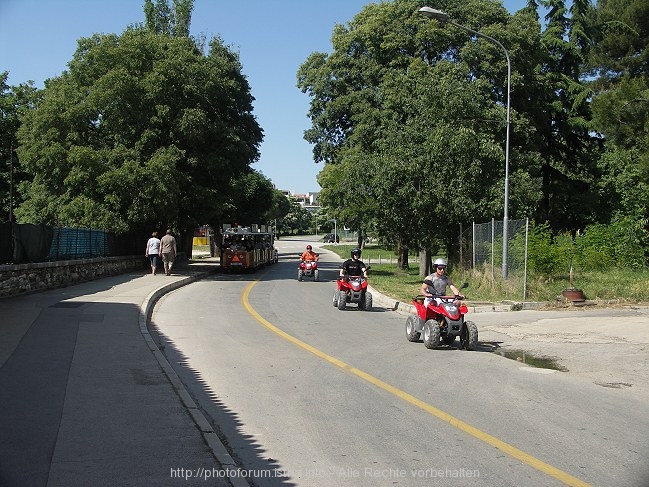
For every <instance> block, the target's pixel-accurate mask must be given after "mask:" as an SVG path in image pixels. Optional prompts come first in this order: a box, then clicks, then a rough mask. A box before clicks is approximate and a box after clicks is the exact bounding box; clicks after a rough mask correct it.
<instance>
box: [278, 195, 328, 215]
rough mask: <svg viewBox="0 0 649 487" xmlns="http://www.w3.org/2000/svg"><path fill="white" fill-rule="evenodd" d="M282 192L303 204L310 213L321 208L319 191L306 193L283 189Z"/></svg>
mask: <svg viewBox="0 0 649 487" xmlns="http://www.w3.org/2000/svg"><path fill="white" fill-rule="evenodd" d="M281 192H282V193H283V194H284V195H285V196H286V197H287V198H290V199H292V200H294V201H297V203H298V204H299V205H300V206H302V207H303V208H304V209H305V210H307V211H309V212H310V213H315V212H316V211H318V210H319V209H320V205H319V204H318V194H319V193H317V192H314V193H305V194H300V193H294V192H293V191H287V190H281Z"/></svg>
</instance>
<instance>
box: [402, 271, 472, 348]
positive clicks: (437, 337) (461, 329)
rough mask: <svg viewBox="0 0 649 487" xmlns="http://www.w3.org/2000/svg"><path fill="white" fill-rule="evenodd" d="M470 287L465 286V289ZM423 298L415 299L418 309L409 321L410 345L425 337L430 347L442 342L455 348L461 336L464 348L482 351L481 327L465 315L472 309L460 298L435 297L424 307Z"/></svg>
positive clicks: (414, 303) (465, 284) (407, 328)
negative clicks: (456, 339) (453, 345)
mask: <svg viewBox="0 0 649 487" xmlns="http://www.w3.org/2000/svg"><path fill="white" fill-rule="evenodd" d="M467 286H468V284H467V283H464V284H462V287H461V288H460V289H464V288H465V287H467ZM425 297H426V296H423V295H419V296H415V297H414V298H412V304H413V306H414V307H415V309H416V310H417V314H416V315H410V316H408V318H407V319H406V338H407V339H408V341H409V342H418V341H419V338H420V337H421V336H422V334H423V340H424V346H425V347H426V348H437V347H439V345H440V342H442V343H444V344H445V345H451V344H452V343H453V342H454V341H455V338H456V337H457V336H459V337H460V348H463V349H465V350H476V349H477V348H478V328H477V327H476V325H475V323H474V322H473V321H465V320H464V315H465V314H466V313H468V311H469V309H468V308H467V306H466V304H464V303H461V304H460V303H459V301H460V299H459V298H458V297H457V296H439V295H437V296H433V297H434V298H438V299H439V300H440V302H439V303H437V302H436V301H435V300H433V301H432V302H431V303H430V304H429V305H428V306H424V298H425Z"/></svg>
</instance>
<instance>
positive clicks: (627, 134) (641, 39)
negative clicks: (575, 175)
mask: <svg viewBox="0 0 649 487" xmlns="http://www.w3.org/2000/svg"><path fill="white" fill-rule="evenodd" d="M591 23H592V25H593V31H594V42H593V48H592V49H591V51H590V58H589V62H590V66H591V70H592V73H593V74H594V75H596V78H595V81H594V82H593V87H594V90H595V96H594V99H593V102H592V107H593V128H594V129H595V130H597V131H598V132H599V133H601V134H602V135H603V137H604V139H605V152H604V153H603V154H602V156H601V158H600V159H599V161H598V168H599V170H600V171H601V174H602V177H601V178H599V179H598V181H597V189H598V192H599V194H600V197H601V199H602V201H606V203H607V204H606V205H605V207H604V208H605V212H604V215H605V218H603V219H602V220H601V223H605V224H607V223H610V224H611V225H612V228H616V229H617V231H618V232H619V230H620V228H621V227H622V226H623V225H624V224H627V225H628V227H627V229H626V234H627V235H628V236H631V235H638V224H640V225H641V227H642V228H644V235H641V236H638V237H637V238H636V239H635V242H630V241H629V239H628V238H624V239H620V240H619V241H623V242H625V243H628V244H629V245H631V247H629V248H628V250H627V252H628V253H629V254H633V255H634V257H633V258H632V259H629V260H632V261H634V262H636V263H637V262H638V261H639V259H638V257H637V251H638V249H641V251H642V252H644V260H645V262H646V261H647V258H648V257H649V249H648V248H647V242H648V240H649V238H648V237H649V225H648V222H649V209H648V207H647V203H646V202H647V200H648V199H649V130H647V127H649V5H647V3H646V2H643V1H636V0H630V1H621V0H608V1H606V2H598V3H597V6H596V8H595V9H594V11H593V12H592V13H591ZM618 252H619V248H618ZM611 253H612V252H611Z"/></svg>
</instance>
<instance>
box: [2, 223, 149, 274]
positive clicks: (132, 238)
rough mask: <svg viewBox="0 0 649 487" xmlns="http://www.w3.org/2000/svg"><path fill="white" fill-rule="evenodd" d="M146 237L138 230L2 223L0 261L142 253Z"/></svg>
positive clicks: (32, 260)
mask: <svg viewBox="0 0 649 487" xmlns="http://www.w3.org/2000/svg"><path fill="white" fill-rule="evenodd" d="M146 238H148V236H146V237H145V236H142V234H141V233H138V232H132V233H129V234H121V235H116V234H115V233H113V232H109V231H106V230H101V229H95V228H70V227H54V226H50V225H43V224H41V225H33V224H29V223H24V224H19V223H13V222H5V223H2V224H0V264H26V263H35V262H51V261H58V260H75V259H89V258H93V257H113V256H124V255H137V254H140V253H141V254H142V255H144V245H145V243H146Z"/></svg>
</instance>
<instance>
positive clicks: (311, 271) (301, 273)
mask: <svg viewBox="0 0 649 487" xmlns="http://www.w3.org/2000/svg"><path fill="white" fill-rule="evenodd" d="M300 256H301V255H300ZM318 274H319V272H318V263H317V262H316V261H309V260H302V261H300V266H299V267H298V268H297V280H298V281H301V280H302V279H304V278H305V277H309V278H313V280H314V281H317V280H318Z"/></svg>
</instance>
